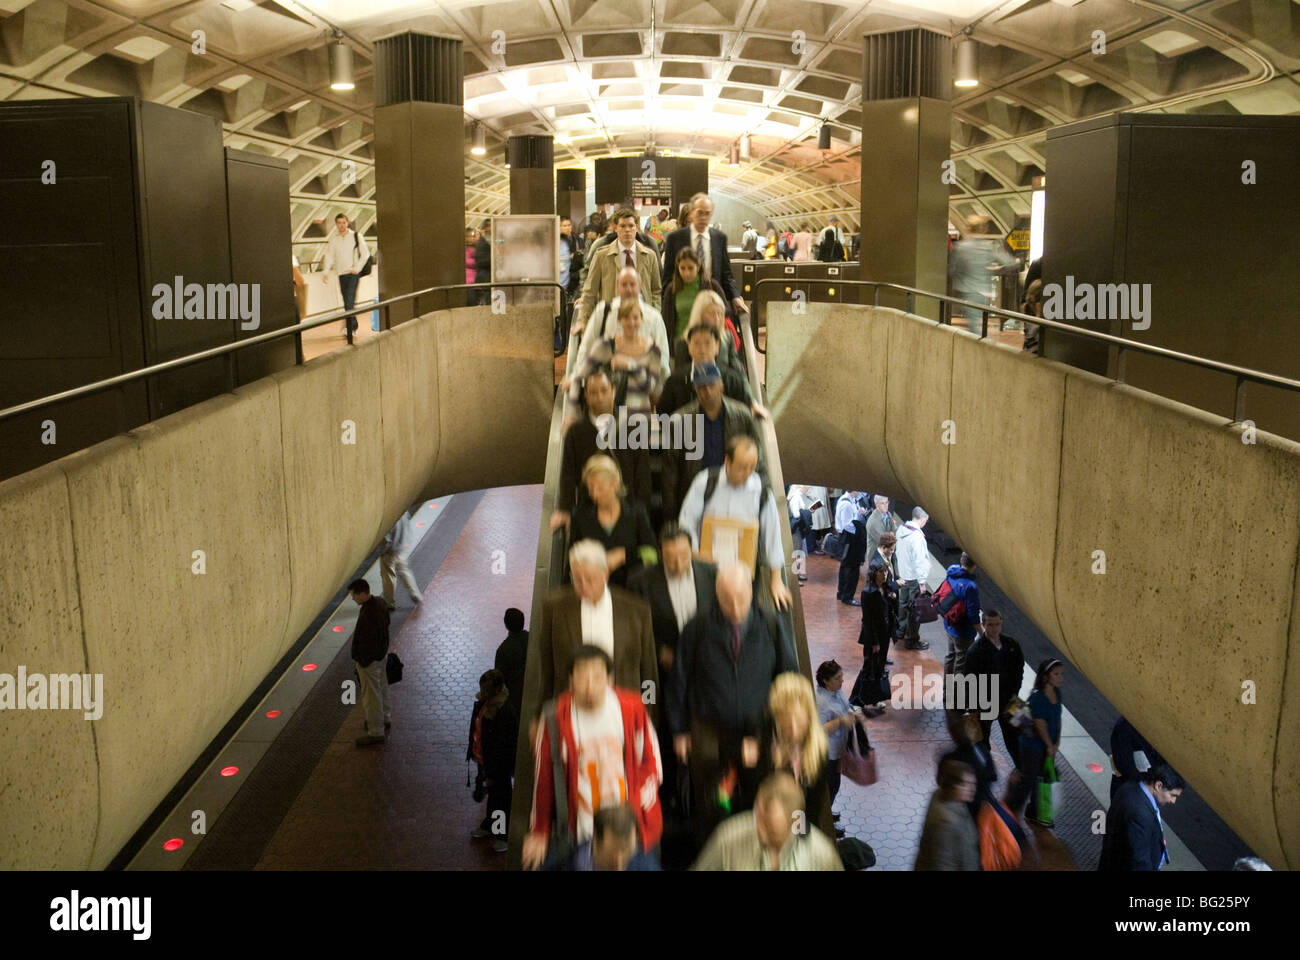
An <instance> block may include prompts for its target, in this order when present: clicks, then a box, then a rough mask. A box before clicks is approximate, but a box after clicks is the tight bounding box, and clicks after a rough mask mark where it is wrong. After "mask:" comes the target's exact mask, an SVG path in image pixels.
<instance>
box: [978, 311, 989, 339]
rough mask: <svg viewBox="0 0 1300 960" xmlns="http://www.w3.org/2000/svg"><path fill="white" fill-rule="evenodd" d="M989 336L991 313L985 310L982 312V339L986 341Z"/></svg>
mask: <svg viewBox="0 0 1300 960" xmlns="http://www.w3.org/2000/svg"><path fill="white" fill-rule="evenodd" d="M988 335H989V312H988V311H987V310H983V311H981V312H980V339H981V340H985V339H987V338H988Z"/></svg>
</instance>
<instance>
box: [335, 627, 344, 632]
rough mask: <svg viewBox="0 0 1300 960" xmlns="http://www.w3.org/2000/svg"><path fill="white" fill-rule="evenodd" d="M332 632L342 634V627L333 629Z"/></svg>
mask: <svg viewBox="0 0 1300 960" xmlns="http://www.w3.org/2000/svg"><path fill="white" fill-rule="evenodd" d="M334 632H335V633H342V632H343V628H342V627H335V628H334Z"/></svg>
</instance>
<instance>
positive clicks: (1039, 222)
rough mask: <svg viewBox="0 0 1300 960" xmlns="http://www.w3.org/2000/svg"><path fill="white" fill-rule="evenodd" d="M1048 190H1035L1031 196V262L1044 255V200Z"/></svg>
mask: <svg viewBox="0 0 1300 960" xmlns="http://www.w3.org/2000/svg"><path fill="white" fill-rule="evenodd" d="M1046 196H1047V191H1046V190H1035V191H1034V192H1033V193H1032V194H1031V195H1030V197H1029V262H1030V263H1033V262H1034V261H1035V260H1037V259H1038V258H1039V257H1041V256H1042V255H1043V201H1044V199H1045V198H1046Z"/></svg>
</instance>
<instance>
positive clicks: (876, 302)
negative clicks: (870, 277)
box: [871, 284, 880, 307]
mask: <svg viewBox="0 0 1300 960" xmlns="http://www.w3.org/2000/svg"><path fill="white" fill-rule="evenodd" d="M871 305H872V306H873V307H878V306H880V286H879V284H872V285H871Z"/></svg>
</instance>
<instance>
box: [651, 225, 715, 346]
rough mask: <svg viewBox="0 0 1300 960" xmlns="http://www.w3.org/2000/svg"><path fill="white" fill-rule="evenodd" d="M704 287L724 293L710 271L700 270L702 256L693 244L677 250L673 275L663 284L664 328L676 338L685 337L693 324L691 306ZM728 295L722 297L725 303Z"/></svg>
mask: <svg viewBox="0 0 1300 960" xmlns="http://www.w3.org/2000/svg"><path fill="white" fill-rule="evenodd" d="M701 290H712V291H713V292H714V293H716V294H718V296H722V287H720V286H719V285H718V283H717V281H715V280H712V279H710V278H709V276H708V273H707V271H703V270H701V269H700V258H699V257H697V256H696V255H695V251H694V250H692V249H691V248H690V247H683V248H682V249H681V250H679V251H677V259H676V260H675V261H674V262H673V278H672V280H670V281H669V282H668V285H667V286H666V287H664V293H663V303H662V307H663V309H662V310H661V311H660V313H661V314H662V315H663V318H664V329H665V330H667V331H668V335H669V337H670V338H671V339H672V340H673V341H677V340H681V339H684V338H685V336H686V330H687V328H688V327H689V326H690V320H691V308H692V307H694V306H695V298H696V297H697V296H699V294H700V291H701ZM726 299H727V298H726V297H725V296H722V300H723V302H724V303H725V302H726Z"/></svg>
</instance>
